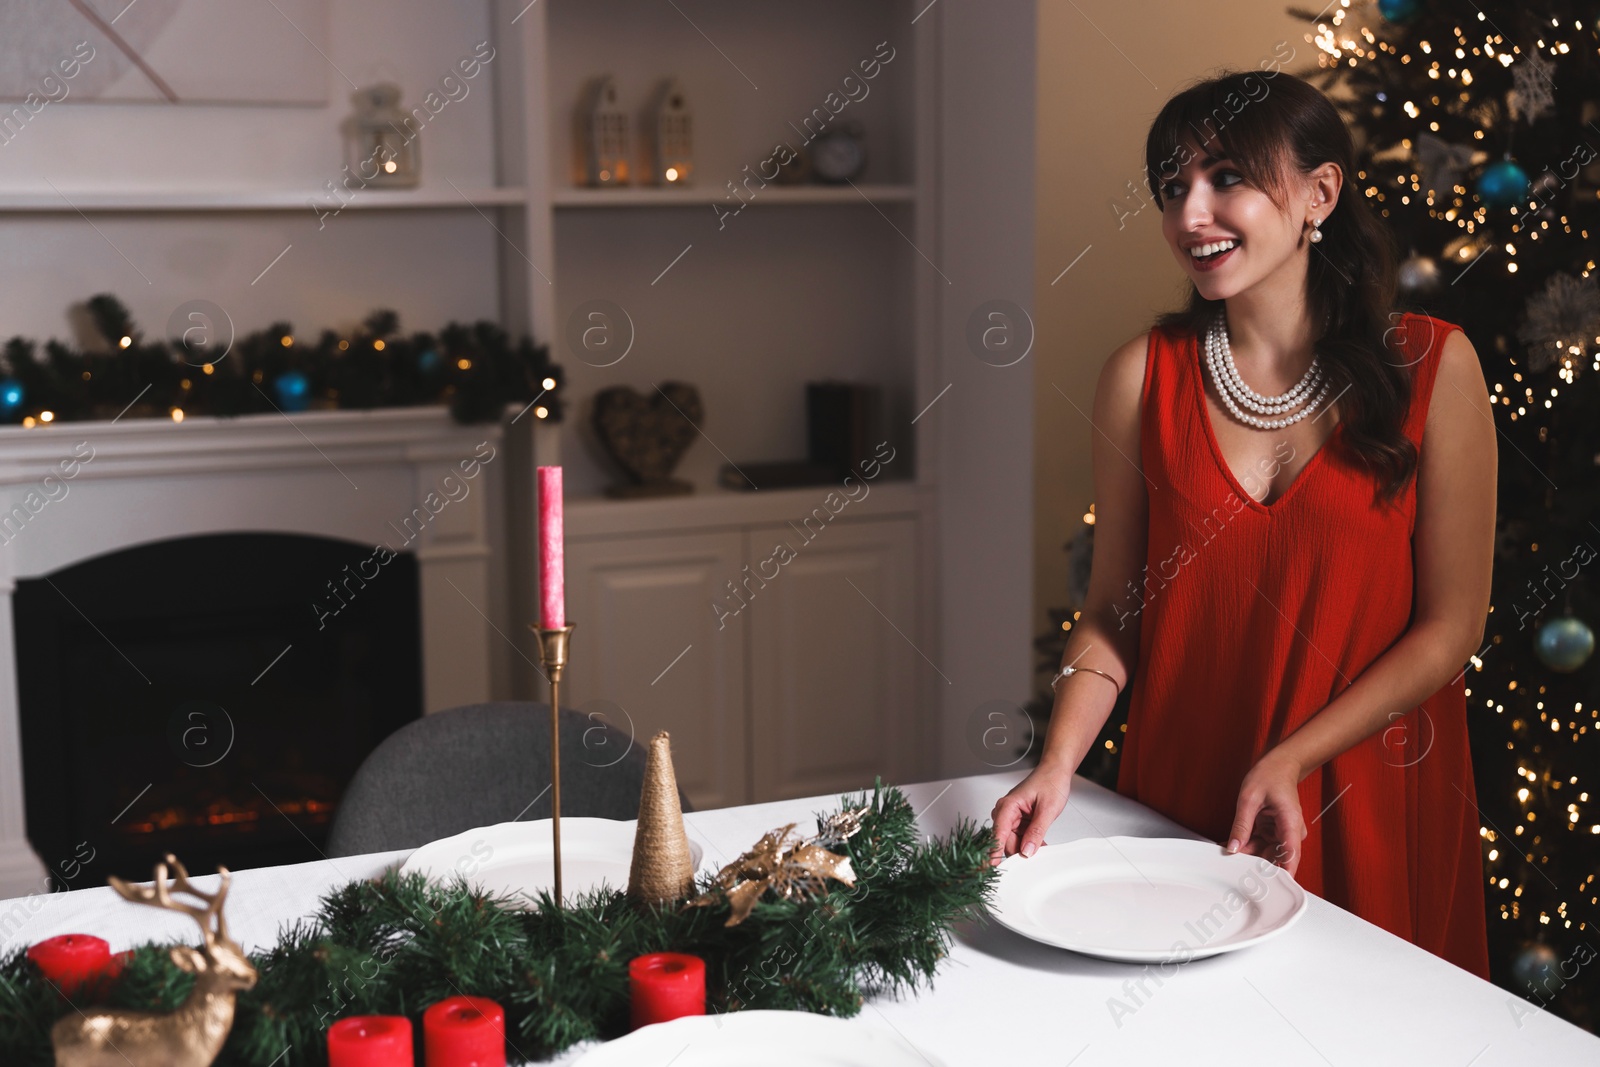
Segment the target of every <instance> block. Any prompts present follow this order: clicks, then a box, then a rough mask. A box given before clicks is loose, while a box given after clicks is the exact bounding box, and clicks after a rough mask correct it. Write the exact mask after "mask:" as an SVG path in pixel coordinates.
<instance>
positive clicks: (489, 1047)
mask: <svg viewBox="0 0 1600 1067" xmlns="http://www.w3.org/2000/svg"><path fill="white" fill-rule="evenodd" d="M422 1047H423V1049H424V1056H423V1059H424V1060H425V1061H426V1062H427V1065H428V1067H506V1013H505V1010H504V1009H503V1008H501V1007H500V1005H498V1004H496V1003H495V1002H494V1001H492V1000H490V999H489V998H488V997H450V998H448V999H445V1000H441V1001H439V1003H437V1004H435V1005H434V1006H433V1007H431V1008H429V1009H428V1010H427V1011H425V1012H423V1013H422Z"/></svg>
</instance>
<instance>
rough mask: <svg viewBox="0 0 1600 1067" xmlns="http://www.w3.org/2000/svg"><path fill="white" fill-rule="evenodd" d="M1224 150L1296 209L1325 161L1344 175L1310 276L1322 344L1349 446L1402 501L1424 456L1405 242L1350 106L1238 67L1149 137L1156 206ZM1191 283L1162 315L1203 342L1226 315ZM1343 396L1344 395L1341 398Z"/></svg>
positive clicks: (1173, 103)
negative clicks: (1365, 157) (1416, 428)
mask: <svg viewBox="0 0 1600 1067" xmlns="http://www.w3.org/2000/svg"><path fill="white" fill-rule="evenodd" d="M1213 139H1215V141H1216V143H1218V144H1220V145H1221V147H1222V149H1223V151H1224V152H1226V153H1227V155H1228V157H1229V161H1230V162H1231V163H1232V164H1233V165H1234V166H1235V167H1236V168H1237V169H1238V171H1239V173H1240V174H1241V175H1242V176H1243V177H1244V180H1245V181H1247V182H1249V183H1250V184H1252V185H1254V186H1255V187H1256V188H1258V189H1261V190H1262V191H1263V192H1265V193H1266V194H1267V196H1268V197H1269V198H1271V200H1272V202H1273V203H1275V204H1277V205H1278V207H1279V208H1280V209H1282V210H1284V211H1285V212H1287V211H1288V210H1289V196H1290V192H1291V189H1292V184H1293V182H1294V181H1295V180H1297V179H1298V178H1299V177H1300V176H1301V175H1307V174H1309V173H1310V172H1311V171H1312V170H1314V169H1316V168H1317V167H1319V166H1321V165H1322V164H1324V163H1333V164H1336V165H1337V166H1338V167H1339V169H1340V171H1341V172H1342V173H1343V176H1344V182H1343V184H1342V185H1341V186H1340V190H1339V199H1338V201H1337V202H1336V203H1335V204H1334V206H1333V209H1332V211H1331V213H1330V214H1329V215H1328V216H1327V217H1326V218H1324V219H1323V220H1322V222H1321V223H1320V224H1319V228H1320V229H1321V230H1322V234H1323V237H1322V240H1321V241H1320V242H1318V243H1317V244H1316V245H1314V246H1312V251H1311V259H1310V263H1309V265H1308V267H1307V271H1306V305H1307V308H1308V310H1309V311H1310V314H1311V316H1312V321H1313V322H1324V321H1325V322H1327V327H1326V328H1325V330H1324V331H1323V333H1322V335H1321V336H1320V337H1319V338H1318V339H1317V341H1316V343H1315V350H1316V353H1317V355H1318V356H1319V357H1320V358H1321V360H1322V364H1323V366H1324V367H1325V368H1326V373H1327V375H1328V378H1329V380H1330V382H1331V386H1330V391H1331V393H1332V395H1334V396H1337V397H1340V398H1341V399H1342V400H1343V401H1345V402H1346V405H1347V406H1346V408H1345V443H1346V444H1348V445H1349V446H1350V447H1351V449H1352V450H1353V451H1354V452H1355V454H1356V455H1357V457H1358V458H1360V459H1361V460H1362V461H1363V462H1364V463H1366V465H1367V467H1368V468H1369V469H1370V470H1372V471H1373V473H1374V476H1375V478H1376V479H1377V483H1378V492H1377V496H1378V497H1379V498H1380V499H1382V500H1384V501H1388V500H1392V499H1393V498H1394V497H1395V496H1397V495H1398V494H1399V493H1400V492H1401V490H1403V489H1404V488H1405V486H1406V483H1407V482H1408V481H1409V480H1410V479H1411V478H1412V477H1414V476H1415V474H1416V469H1417V450H1416V448H1415V447H1414V446H1413V445H1412V444H1411V441H1410V440H1409V439H1408V438H1407V437H1406V436H1405V434H1404V432H1403V431H1402V429H1401V427H1402V424H1403V422H1404V420H1405V415H1406V411H1407V409H1408V407H1409V406H1410V401H1411V371H1410V370H1409V369H1408V361H1407V360H1406V359H1404V358H1403V357H1399V356H1398V355H1397V353H1398V348H1397V347H1391V346H1390V345H1389V343H1388V341H1387V337H1388V335H1389V333H1390V328H1391V327H1392V326H1393V325H1394V322H1393V321H1392V316H1393V314H1394V312H1395V277H1396V271H1397V267H1396V263H1397V261H1398V259H1399V252H1398V247H1397V245H1396V242H1395V239H1394V237H1393V235H1392V234H1391V233H1390V231H1389V229H1388V227H1387V226H1385V225H1384V224H1383V222H1382V221H1381V220H1380V219H1379V218H1378V216H1377V214H1376V213H1375V212H1374V211H1373V209H1372V207H1371V205H1370V204H1369V203H1368V202H1367V200H1366V198H1365V197H1363V196H1361V195H1359V193H1358V191H1357V189H1356V184H1355V176H1356V167H1355V149H1354V146H1353V145H1352V144H1351V141H1350V131H1349V129H1348V128H1347V127H1346V126H1345V123H1344V119H1343V118H1342V117H1341V116H1340V114H1339V112H1338V109H1337V108H1335V107H1334V105H1333V103H1332V102H1331V101H1329V100H1328V98H1327V97H1326V96H1324V95H1323V93H1322V92H1321V90H1319V89H1317V88H1316V87H1315V86H1313V85H1311V84H1309V83H1308V82H1305V81H1303V80H1301V79H1300V78H1297V77H1295V76H1294V75H1292V74H1288V73H1284V72H1275V73H1268V72H1266V71H1226V72H1224V73H1222V74H1220V75H1218V76H1216V77H1213V78H1209V79H1207V80H1205V81H1202V82H1199V83H1198V84H1196V85H1194V86H1192V87H1190V88H1188V89H1185V90H1183V91H1182V92H1180V93H1178V94H1177V95H1176V96H1174V97H1173V98H1172V99H1171V100H1168V101H1167V103H1166V105H1165V106H1164V107H1162V109H1161V113H1160V114H1159V115H1157V116H1156V118H1155V121H1154V122H1153V123H1151V125H1150V133H1149V136H1148V137H1147V138H1146V140H1145V180H1146V182H1147V183H1148V184H1149V187H1150V192H1151V195H1152V196H1154V197H1155V202H1156V206H1157V207H1159V208H1164V207H1165V205H1164V204H1163V202H1162V197H1161V189H1162V186H1163V185H1164V184H1165V183H1166V182H1168V181H1170V180H1172V179H1173V178H1175V177H1176V176H1177V173H1178V169H1179V167H1180V166H1181V165H1182V164H1183V163H1185V162H1187V157H1186V156H1184V155H1183V154H1182V151H1181V146H1182V145H1184V144H1185V143H1186V142H1194V143H1196V144H1199V145H1200V146H1201V147H1202V149H1209V148H1211V147H1212V141H1213ZM1223 304H1224V302H1223V301H1221V300H1207V299H1206V298H1205V297H1203V296H1201V295H1200V291H1199V289H1197V288H1194V287H1193V286H1191V287H1190V292H1189V301H1188V304H1187V306H1185V307H1184V308H1183V309H1181V310H1178V311H1170V312H1167V313H1166V314H1163V315H1161V316H1160V317H1158V318H1157V319H1156V325H1157V326H1159V327H1161V328H1163V329H1165V330H1168V331H1177V332H1181V333H1187V334H1192V335H1194V336H1197V337H1198V336H1202V335H1203V334H1204V331H1205V329H1206V328H1207V326H1208V325H1209V324H1210V322H1211V320H1212V318H1213V317H1214V316H1215V315H1216V314H1217V312H1218V311H1219V310H1221V309H1222V307H1223ZM1341 394H1342V396H1341Z"/></svg>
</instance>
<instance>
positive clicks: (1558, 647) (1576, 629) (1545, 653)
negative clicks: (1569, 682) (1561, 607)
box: [1533, 615, 1594, 674]
mask: <svg viewBox="0 0 1600 1067" xmlns="http://www.w3.org/2000/svg"><path fill="white" fill-rule="evenodd" d="M1533 651H1534V654H1535V655H1537V656H1538V657H1539V662H1540V663H1543V664H1544V665H1545V666H1546V667H1549V668H1550V669H1551V670H1553V671H1561V672H1562V673H1563V674H1565V673H1570V672H1571V671H1575V670H1577V669H1578V668H1579V667H1581V666H1583V665H1584V663H1586V662H1587V661H1588V659H1589V657H1590V656H1591V655H1592V654H1593V653H1594V631H1593V630H1591V629H1589V624H1588V623H1586V622H1584V621H1583V620H1582V619H1579V618H1574V617H1573V616H1571V615H1567V616H1563V617H1562V618H1559V619H1551V620H1550V621H1549V622H1547V623H1544V624H1543V625H1541V626H1540V627H1539V632H1538V634H1537V636H1536V637H1535V638H1534V642H1533Z"/></svg>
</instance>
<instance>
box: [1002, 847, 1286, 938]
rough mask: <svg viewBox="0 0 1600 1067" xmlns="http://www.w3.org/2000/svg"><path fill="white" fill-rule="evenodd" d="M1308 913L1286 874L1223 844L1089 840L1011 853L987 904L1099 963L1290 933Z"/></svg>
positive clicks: (1005, 920)
mask: <svg viewBox="0 0 1600 1067" xmlns="http://www.w3.org/2000/svg"><path fill="white" fill-rule="evenodd" d="M1305 910H1306V892H1305V890H1304V889H1302V888H1300V886H1298V885H1297V884H1295V881H1294V879H1293V878H1292V877H1290V875H1289V872H1288V871H1285V870H1284V869H1283V868H1281V867H1278V866H1275V865H1274V864H1272V863H1270V862H1268V861H1267V860H1265V859H1263V858H1261V857H1259V856H1246V855H1242V854H1235V855H1229V854H1228V853H1227V852H1225V851H1224V850H1223V848H1222V846H1221V845H1218V844H1215V843H1213V842H1210V841H1192V840H1187V839H1182V838H1165V837H1092V838H1083V839H1081V840H1078V841H1072V842H1069V843H1067V844H1063V845H1045V846H1044V847H1043V848H1040V849H1039V850H1038V851H1037V852H1035V853H1034V854H1033V856H1032V857H1029V858H1024V857H1023V856H1022V854H1021V853H1016V854H1014V855H1011V856H1007V857H1006V858H1005V860H1003V861H1002V862H1001V864H1000V883H999V885H998V887H997V891H996V893H995V898H994V903H993V905H992V906H991V908H990V911H991V913H992V914H993V915H994V917H995V918H996V919H997V920H999V922H1000V923H1001V924H1002V925H1003V926H1007V927H1009V928H1011V929H1012V930H1015V931H1016V932H1017V933H1019V934H1022V935H1023V936H1024V937H1030V938H1032V939H1033V940H1035V941H1042V942H1044V943H1045V944H1047V945H1058V946H1060V947H1061V948H1068V949H1072V950H1073V951H1074V952H1082V953H1084V954H1085V955H1089V956H1098V957H1100V958H1101V959H1108V960H1120V961H1124V962H1129V963H1168V962H1173V961H1177V962H1182V961H1185V960H1191V959H1203V958H1204V957H1206V956H1215V955H1217V954H1218V953H1221V952H1232V951H1234V950H1235V949H1241V948H1244V947H1246V946H1247V945H1254V944H1257V943H1259V942H1261V941H1264V940H1266V939H1267V938H1269V937H1274V936H1276V935H1278V934H1281V933H1283V931H1285V930H1287V929H1288V928H1289V927H1290V926H1292V925H1293V924H1294V922H1295V920H1296V919H1298V918H1300V915H1301V913H1303V912H1304V911H1305Z"/></svg>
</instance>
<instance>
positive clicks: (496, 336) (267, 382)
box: [0, 294, 564, 425]
mask: <svg viewBox="0 0 1600 1067" xmlns="http://www.w3.org/2000/svg"><path fill="white" fill-rule="evenodd" d="M83 312H84V314H83V318H84V319H85V320H86V327H85V333H86V334H87V336H86V337H85V339H84V347H83V348H82V349H81V350H80V349H79V348H76V347H74V346H72V345H69V344H66V343H64V342H61V341H55V340H52V341H47V342H45V343H44V345H43V346H42V350H41V346H40V345H39V344H38V343H37V342H34V341H31V340H28V339H25V338H22V337H13V338H11V340H9V341H7V342H6V343H5V344H4V346H3V347H0V425H4V424H17V423H22V424H24V425H34V424H35V423H36V422H38V421H40V418H39V417H40V415H41V414H42V413H43V412H46V411H48V412H50V413H51V420H50V421H56V422H74V421H80V420H86V419H113V418H116V417H117V416H118V415H119V414H122V413H125V415H126V417H127V418H174V417H176V416H175V415H174V412H176V411H181V412H182V413H183V416H184V417H189V416H196V415H224V416H228V415H255V414H270V413H272V412H274V411H288V412H293V411H301V410H306V409H313V410H343V409H369V408H386V407H404V406H408V405H430V404H448V405H449V406H450V411H451V414H452V415H453V416H454V417H455V419H456V421H458V422H463V423H472V422H492V421H494V420H496V419H498V418H500V417H501V414H502V413H503V412H504V410H505V408H506V405H507V404H513V403H514V404H517V405H519V406H521V405H532V404H533V403H534V402H535V401H538V403H539V405H540V407H541V409H542V412H543V413H542V414H540V415H538V416H537V417H540V418H543V419H546V420H547V421H550V422H559V421H560V420H561V416H562V413H563V409H564V402H563V399H562V389H561V384H562V381H563V378H564V376H563V374H562V373H561V368H560V367H559V366H557V365H555V364H554V363H552V362H551V361H550V352H549V349H548V348H547V347H546V346H544V345H535V344H534V343H533V342H532V341H531V340H530V339H528V338H523V339H522V340H520V341H517V342H513V341H512V339H511V337H510V336H509V335H508V334H507V333H506V332H505V331H504V330H503V329H501V328H500V327H499V326H497V325H495V324H494V323H492V322H478V323H474V324H473V325H470V326H467V325H463V324H461V323H450V324H449V325H447V326H445V327H444V328H443V329H442V330H440V331H439V333H438V334H437V336H435V335H434V334H431V333H414V334H409V335H407V334H403V333H401V331H400V319H399V316H397V315H396V314H395V313H394V312H393V311H388V310H379V311H375V312H373V313H372V314H371V315H369V316H367V318H366V320H365V322H364V323H363V324H362V326H361V328H360V329H358V330H356V331H354V332H353V333H351V334H349V335H347V336H341V335H340V334H338V333H335V332H334V331H332V330H324V331H323V332H322V333H321V335H320V336H318V337H315V338H312V337H302V336H300V335H298V334H296V333H295V331H294V327H293V326H292V325H291V324H289V323H288V322H276V323H273V324H272V325H270V326H268V327H267V328H266V329H264V330H258V331H256V332H255V333H252V334H248V335H245V336H241V337H237V338H233V339H231V343H229V340H228V339H217V338H211V339H209V342H210V343H206V344H203V343H200V342H201V341H202V340H206V339H207V338H206V333H203V332H201V331H199V330H198V328H197V329H196V330H195V331H194V332H192V333H190V334H185V335H184V336H183V337H178V338H174V339H172V340H171V341H170V342H167V341H160V340H149V339H146V338H145V336H144V335H143V334H142V333H141V332H140V331H139V328H138V325H137V324H136V323H135V322H134V321H133V319H132V317H131V316H130V315H129V313H128V309H127V308H126V307H124V306H123V304H122V303H121V301H119V300H117V298H116V297H114V296H111V295H109V294H101V295H99V296H95V297H91V298H90V299H89V300H88V301H86V302H85V304H84V307H83ZM206 332H209V328H208V330H207V331H206ZM547 382H553V383H554V384H553V385H547V384H546V383H547ZM130 405H131V406H130Z"/></svg>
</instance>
